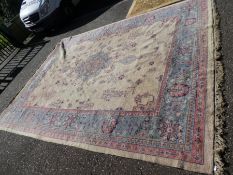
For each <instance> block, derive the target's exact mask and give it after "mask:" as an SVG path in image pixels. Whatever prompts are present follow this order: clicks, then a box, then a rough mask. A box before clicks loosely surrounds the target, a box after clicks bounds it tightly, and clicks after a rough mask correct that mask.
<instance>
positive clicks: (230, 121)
mask: <svg viewBox="0 0 233 175" xmlns="http://www.w3.org/2000/svg"><path fill="white" fill-rule="evenodd" d="M101 1H102V2H101ZM131 3H132V0H124V1H115V2H113V1H111V0H108V2H103V0H99V1H98V2H97V1H95V2H94V1H91V0H89V2H88V0H86V1H85V3H82V5H81V6H80V7H79V11H78V13H77V16H76V18H75V19H73V20H70V21H68V22H67V23H63V24H58V25H57V26H56V27H55V29H54V30H52V31H51V32H48V33H45V34H40V35H38V36H37V37H35V38H34V39H33V40H32V42H31V43H30V44H31V45H30V46H28V47H36V46H37V45H38V44H39V43H41V41H43V42H42V43H43V48H41V49H40V50H38V52H37V54H36V55H35V56H34V57H33V58H31V59H30V60H29V62H28V63H27V64H25V65H24V67H23V69H22V70H20V72H18V74H17V75H16V76H14V79H13V80H12V81H11V83H10V84H9V85H8V86H7V87H6V88H5V89H4V91H3V92H2V93H1V94H0V111H2V110H4V109H5V108H6V107H7V106H8V105H9V104H10V102H11V101H12V100H13V99H14V97H15V96H16V95H17V94H18V93H19V92H20V90H21V89H22V88H23V87H24V85H25V84H26V82H27V81H28V80H29V79H30V78H31V77H32V75H33V74H34V73H35V71H36V70H37V69H38V68H39V66H40V65H41V64H42V63H43V62H44V60H45V59H46V57H47V55H48V54H49V53H50V52H51V51H52V50H53V48H54V47H55V45H56V44H57V42H59V41H60V40H61V39H62V38H65V37H68V36H72V35H77V34H79V33H83V32H86V31H89V30H92V29H95V28H98V27H101V26H103V25H106V24H109V23H112V22H115V21H119V20H121V19H124V18H125V16H126V14H127V12H128V10H129V7H130V6H131ZM216 4H217V8H218V11H219V14H220V19H221V24H220V25H221V26H220V30H221V33H222V55H223V56H222V61H223V64H224V68H225V83H224V88H225V91H224V95H225V97H226V98H225V99H226V103H227V117H226V123H225V134H224V136H225V139H226V141H227V147H228V149H227V150H226V153H225V154H224V160H225V162H226V163H225V164H226V167H225V170H226V171H225V173H224V174H233V163H232V160H233V151H231V150H232V149H233V106H232V105H233V88H232V87H233V81H231V80H232V78H231V77H232V76H233V47H232V46H233V18H232V16H233V11H232V9H233V1H232V0H225V1H224V2H223V1H221V0H216ZM64 24H65V25H64ZM37 174H43V175H46V174H49V175H53V174H54V175H59V174H61V175H66V174H68V175H69V174H72V175H73V174H77V175H79V174H80V175H95V174H96V175H108V174H116V175H124V174H125V175H130V174H132V175H137V174H138V175H142V174H145V175H170V174H171V175H176V174H177V175H178V174H181V175H189V174H190V175H191V174H193V175H194V174H195V175H196V174H197V173H192V172H188V171H184V170H180V169H176V168H170V167H165V166H160V165H157V164H152V163H148V162H144V161H138V160H133V159H126V158H121V157H116V156H111V155H106V154H100V153H93V152H89V151H86V150H82V149H78V148H74V147H69V146H64V145H58V144H54V143H47V142H43V141H40V140H35V139H32V138H28V137H24V136H19V135H15V134H11V133H7V132H3V131H0V175H37Z"/></svg>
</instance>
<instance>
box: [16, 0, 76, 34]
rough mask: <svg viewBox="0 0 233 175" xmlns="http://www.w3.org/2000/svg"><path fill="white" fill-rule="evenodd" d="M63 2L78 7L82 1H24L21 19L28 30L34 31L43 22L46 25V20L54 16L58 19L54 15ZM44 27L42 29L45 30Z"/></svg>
mask: <svg viewBox="0 0 233 175" xmlns="http://www.w3.org/2000/svg"><path fill="white" fill-rule="evenodd" d="M63 1H66V2H69V3H71V4H72V5H74V6H77V4H78V3H79V1H80V0H23V2H22V5H21V9H20V19H21V21H22V22H23V23H24V25H25V27H26V28H28V29H29V30H33V29H34V28H36V26H37V25H38V24H41V23H42V22H43V21H44V23H46V22H47V21H46V19H48V18H50V17H51V16H52V15H53V16H55V17H56V15H54V13H55V12H56V11H58V9H59V8H60V6H61V3H62V2H63ZM45 21H46V22H45ZM44 25H46V24H44ZM44 25H42V26H40V27H41V28H43V27H44Z"/></svg>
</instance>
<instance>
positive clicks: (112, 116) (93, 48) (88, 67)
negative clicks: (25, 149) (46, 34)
mask: <svg viewBox="0 0 233 175" xmlns="http://www.w3.org/2000/svg"><path fill="white" fill-rule="evenodd" d="M216 34H217V32H216V25H215V13H214V4H213V2H212V1H211V0H186V1H182V2H179V3H175V4H173V5H170V6H167V7H164V8H161V9H158V10H154V11H152V12H149V13H146V14H144V15H141V16H137V17H133V18H130V19H126V20H123V21H119V22H116V23H113V24H110V25H107V26H104V27H101V28H99V29H96V30H93V31H89V32H86V33H83V34H80V35H77V36H73V37H69V38H66V39H63V40H62V41H61V42H60V43H59V44H58V45H57V47H56V48H55V50H54V51H53V52H52V53H51V54H50V56H49V57H48V58H47V60H46V61H45V62H44V64H43V65H42V66H41V67H40V69H39V70H38V71H37V73H36V74H35V75H34V76H33V77H32V78H31V80H30V81H29V82H28V83H27V85H26V86H25V88H24V89H23V90H22V91H21V92H20V94H19V95H18V96H17V97H16V98H15V100H14V101H13V102H12V104H11V105H10V106H9V107H8V108H7V109H6V110H5V111H4V112H3V113H2V114H1V115H0V129H1V130H5V131H9V132H13V133H17V134H21V135H25V136H30V137H34V138H37V139H41V140H44V141H48V142H55V143H59V144H64V145H70V146H75V147H78V148H82V149H87V150H90V151H95V152H100V153H106V154H112V155H116V156H123V157H127V158H132V159H139V160H144V161H149V162H154V163H158V164H161V165H166V166H171V167H178V168H182V169H185V170H189V171H195V172H201V173H208V174H211V173H213V170H214V167H215V170H216V172H221V170H222V169H221V168H222V167H221V166H222V164H221V159H219V155H218V151H220V150H221V148H222V142H221V137H219V136H220V135H219V134H218V133H219V132H220V131H221V127H220V126H221V125H219V123H220V121H221V120H219V119H220V117H219V116H218V118H217V120H215V115H216V113H215V109H218V106H216V104H221V101H219V99H220V98H217V100H216V99H215V98H214V97H217V96H218V94H215V92H216V91H215V80H216V79H215V78H214V77H215V72H216V70H215V64H216V61H215V57H216V54H215V53H216V52H215V51H216V49H217V46H218V40H217V35H216ZM219 67H221V66H220V65H219ZM216 77H217V76H216ZM216 87H217V86H216ZM219 109H220V108H219ZM214 123H216V124H217V125H216V127H217V128H218V129H219V130H218V132H215V131H214ZM215 136H216V138H215ZM214 138H215V139H214ZM214 143H218V144H214ZM216 150H217V151H216ZM214 153H215V154H214ZM214 160H215V161H214ZM214 162H215V164H214Z"/></svg>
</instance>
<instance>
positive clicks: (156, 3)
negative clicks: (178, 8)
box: [127, 0, 181, 18]
mask: <svg viewBox="0 0 233 175" xmlns="http://www.w3.org/2000/svg"><path fill="white" fill-rule="evenodd" d="M179 1H181V0H134V1H133V4H132V6H131V7H130V10H129V12H128V14H127V18H129V17H133V16H137V15H140V14H143V13H146V12H149V11H152V10H155V9H158V8H161V7H164V6H167V5H171V4H173V3H176V2H179Z"/></svg>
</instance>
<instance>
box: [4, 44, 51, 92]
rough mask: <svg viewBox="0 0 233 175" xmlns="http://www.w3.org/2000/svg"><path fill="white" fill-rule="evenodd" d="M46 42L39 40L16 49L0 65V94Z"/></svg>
mask: <svg viewBox="0 0 233 175" xmlns="http://www.w3.org/2000/svg"><path fill="white" fill-rule="evenodd" d="M45 44H46V42H40V43H37V44H33V45H28V46H25V47H24V48H20V49H16V50H15V52H13V53H12V54H11V55H10V56H9V57H8V58H6V59H5V60H4V62H2V64H1V65H0V94H1V93H2V92H3V91H4V90H5V89H6V87H7V86H8V85H9V84H10V83H11V82H12V81H13V80H14V78H15V77H16V76H17V75H18V74H19V73H20V71H21V70H22V69H23V68H24V67H25V66H26V65H27V64H28V63H29V62H30V61H31V60H32V59H33V58H34V57H35V55H36V54H37V53H38V52H39V51H40V50H41V49H42V48H43V47H44V45H45Z"/></svg>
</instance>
